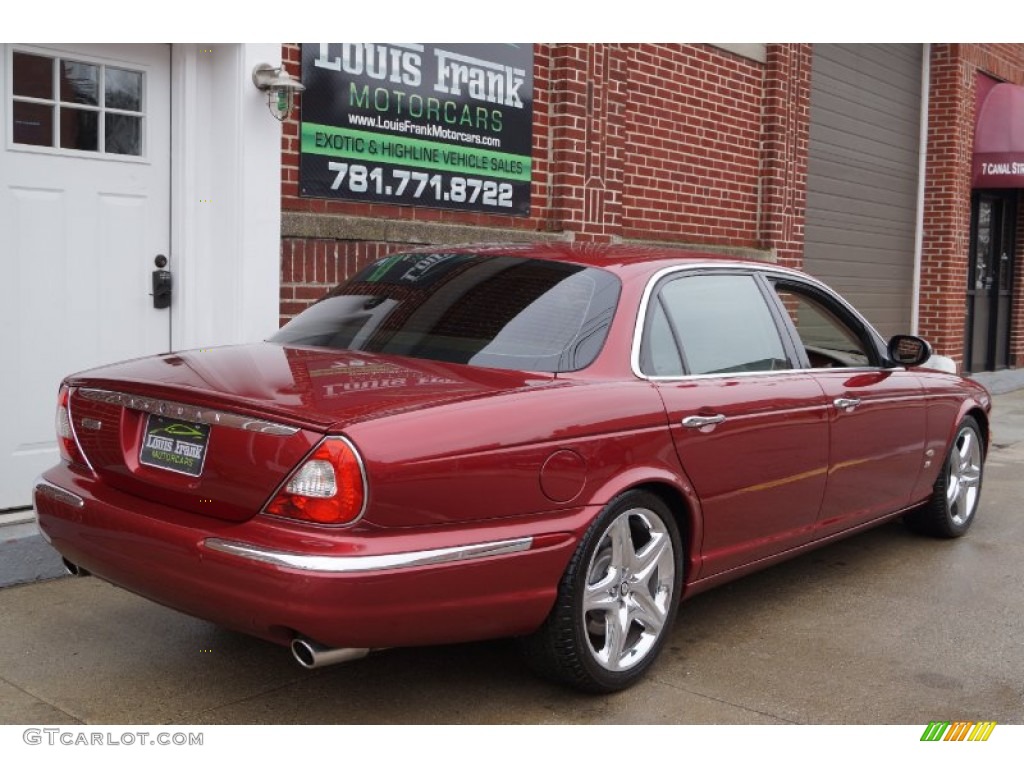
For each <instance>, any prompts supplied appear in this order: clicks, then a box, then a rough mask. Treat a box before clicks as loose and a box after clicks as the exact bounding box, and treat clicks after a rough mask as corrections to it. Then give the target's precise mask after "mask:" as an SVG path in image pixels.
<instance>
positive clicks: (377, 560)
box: [203, 536, 533, 573]
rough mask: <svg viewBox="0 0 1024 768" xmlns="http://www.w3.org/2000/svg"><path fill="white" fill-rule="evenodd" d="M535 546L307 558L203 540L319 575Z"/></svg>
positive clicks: (524, 542)
mask: <svg viewBox="0 0 1024 768" xmlns="http://www.w3.org/2000/svg"><path fill="white" fill-rule="evenodd" d="M532 544H533V537H532V536H524V537H521V538H518V539H505V540H501V541H488V542H482V543H480V544H464V545H461V546H457V547H442V548H439V549H423V550H416V551H413V552H396V553H394V554H388V555H304V554H299V553H296V552H281V551H279V550H274V549H267V548H265V547H258V546H255V545H252V544H245V543H243V542H240V541H229V540H227V539H218V538H209V539H204V540H203V546H204V547H206V548H208V549H212V550H213V551H215V552H222V553H224V554H227V555H233V556H235V557H241V558H245V559H247V560H256V561H258V562H261V563H267V564H269V565H273V566H276V567H278V568H294V569H297V570H301V571H316V572H319V573H370V572H374V571H390V570H396V569H401V568H412V567H415V566H418V565H439V564H444V563H457V562H464V561H467V560H479V559H480V558H484V557H493V556H495V555H508V554H513V553H515V552H525V551H526V550H528V549H529V548H530V547H531V546H532Z"/></svg>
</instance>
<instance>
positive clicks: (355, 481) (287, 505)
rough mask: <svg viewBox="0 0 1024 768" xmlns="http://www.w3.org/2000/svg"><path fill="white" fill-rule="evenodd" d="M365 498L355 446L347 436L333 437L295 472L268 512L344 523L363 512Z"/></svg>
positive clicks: (312, 521) (297, 517)
mask: <svg viewBox="0 0 1024 768" xmlns="http://www.w3.org/2000/svg"><path fill="white" fill-rule="evenodd" d="M365 499H366V488H365V481H364V478H363V468H362V464H361V463H360V460H359V457H358V456H357V455H356V452H355V449H354V448H353V447H352V445H351V444H350V443H349V442H348V440H345V439H344V438H340V437H329V438H327V439H326V440H324V441H323V442H322V443H321V444H320V445H319V447H318V448H317V449H316V451H314V452H313V455H312V456H310V457H309V458H308V459H307V460H306V461H304V462H303V463H302V465H301V466H300V467H299V468H298V469H297V470H296V471H295V472H293V473H292V475H291V477H289V478H288V482H287V483H286V484H285V486H284V488H282V489H281V491H280V493H278V494H277V496H275V497H274V500H273V501H271V502H270V504H269V505H267V509H266V512H267V513H268V514H271V515H280V516H282V517H289V518H291V519H293V520H305V521H308V522H311V523H327V524H331V525H344V524H346V523H351V522H353V521H355V520H356V519H357V518H358V517H359V516H360V515H361V514H362V513H363V504H364V501H365Z"/></svg>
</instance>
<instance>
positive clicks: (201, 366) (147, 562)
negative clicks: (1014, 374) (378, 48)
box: [35, 244, 990, 692]
mask: <svg viewBox="0 0 1024 768" xmlns="http://www.w3.org/2000/svg"><path fill="white" fill-rule="evenodd" d="M989 409H990V398H989V395H988V393H987V392H986V391H985V389H984V388H983V387H981V386H980V385H978V384H976V383H974V382H973V381H971V380H969V379H965V378H963V377H961V376H959V375H957V374H956V373H955V368H954V366H952V364H951V361H949V360H947V359H945V358H937V357H934V356H932V355H931V350H930V348H929V346H928V344H927V343H926V342H924V341H923V340H921V339H919V338H917V337H913V336H896V337H894V338H893V339H891V340H889V341H888V342H886V341H884V340H883V339H882V338H881V337H880V336H879V334H878V333H877V332H876V331H875V330H874V329H872V327H871V326H870V325H869V324H868V323H867V322H866V321H865V320H864V318H863V317H861V315H859V314H858V313H857V311H856V310H855V309H853V308H852V307H851V306H850V305H849V304H848V303H846V302H845V301H844V300H843V299H841V298H840V297H839V296H837V295H836V294H835V293H834V292H833V291H831V290H830V289H829V288H827V287H826V286H824V285H823V284H821V283H820V282H818V281H816V280H814V279H812V278H811V277H808V276H807V275H804V274H802V273H800V272H797V271H793V270H789V269H783V268H780V267H778V266H774V265H772V264H768V263H762V262H756V261H743V260H736V259H726V258H722V257H718V256H713V255H707V254H699V253H681V252H678V251H671V250H651V249H639V248H631V247H597V246H570V245H564V244H563V245H550V246H508V247H497V246H484V247H477V248H472V247H460V248H451V249H438V250H434V251H417V252H414V253H405V254H399V255H394V256H390V257H388V258H385V259H383V260H381V261H378V262H376V263H374V264H371V265H370V266H368V267H366V268H365V269H364V270H362V271H361V272H360V273H359V274H357V275H356V276H355V277H354V278H353V279H351V280H350V281H348V282H347V283H345V284H343V285H341V286H339V287H337V288H336V289H334V290H333V291H331V292H330V293H329V294H327V296H325V297H324V298H323V299H322V300H321V301H319V302H318V303H316V304H314V305H313V306H312V307H310V308H309V309H308V310H306V311H305V312H304V313H302V314H301V315H299V316H298V317H296V318H295V319H294V320H292V321H291V322H290V323H288V324H287V325H285V326H284V327H283V328H282V329H281V330H280V332H278V333H277V334H276V335H275V336H274V337H272V338H271V339H269V340H268V341H266V342H264V343H260V344H252V345H245V346H233V347H222V348H215V349H197V350H193V351H190V352H177V353H172V354H166V355H160V356H158V357H153V358H147V359H141V360H133V361H130V362H125V363H120V364H116V365H110V366H107V367H103V368H98V369H95V370H91V371H87V372H84V373H79V374H75V375H73V376H69V377H68V378H67V379H66V380H65V381H64V383H63V386H62V387H61V389H60V393H59V399H58V405H57V432H58V436H59V442H60V446H61V454H62V461H61V463H60V464H59V465H58V466H56V467H53V468H52V469H50V470H49V471H47V472H46V473H44V475H43V476H42V477H41V478H39V480H38V481H37V483H36V486H35V505H36V509H37V510H38V514H39V522H40V527H41V529H42V531H43V532H44V535H45V536H46V537H47V538H48V539H49V540H50V541H51V542H52V544H53V546H54V547H56V548H57V550H59V552H60V553H61V554H62V556H63V557H64V558H65V562H66V564H67V566H68V568H69V570H71V571H72V572H75V573H92V574H95V575H96V576H98V577H100V578H102V579H105V580H107V581H109V582H111V583H113V584H116V585H119V586H121V587H124V588H125V589H128V590H131V591H133V592H136V593H138V594H140V595H143V596H145V597H147V598H150V599H152V600H155V601H157V602H159V603H163V604H165V605H168V606H171V607H173V608H176V609H178V610H181V611H184V612H186V613H189V614H192V615H194V616H198V617H201V618H203V619H206V620H209V621H212V622H216V623H217V624H221V625H223V626H226V627H230V628H232V629H235V630H238V631H241V632H246V633H249V634H252V635H257V636H259V637H263V638H266V639H268V640H271V641H273V642H277V643H280V644H283V645H290V646H291V648H292V652H293V653H294V655H295V657H296V659H298V661H299V662H300V663H302V664H304V665H305V666H308V667H316V666H319V665H322V664H328V663H333V662H336V661H342V660H346V659H353V658H358V657H360V656H362V655H365V654H366V653H368V652H369V651H370V650H373V649H380V648H388V647H394V646H411V645H423V644H433V643H453V642H461V641H471V640H480V639H485V638H495V637H503V636H518V637H521V638H522V639H523V643H522V644H523V647H524V650H525V654H526V658H527V659H528V661H529V662H530V663H531V664H532V665H533V666H534V667H535V668H537V669H538V670H539V671H540V672H542V673H543V674H545V675H547V676H549V677H551V678H553V679H556V680H559V681H562V682H564V683H567V684H569V685H572V686H575V687H577V688H580V689H583V690H588V691H595V692H602V691H613V690H617V689H621V688H624V687H626V686H628V685H630V684H632V683H634V682H635V681H636V680H637V679H638V678H639V677H640V676H641V675H642V674H643V673H644V672H645V670H647V669H648V668H649V667H650V665H651V664H652V663H653V662H654V661H655V658H656V657H657V655H658V653H659V651H660V650H661V648H662V646H663V645H664V644H665V642H666V638H667V637H668V635H669V633H670V630H671V627H672V624H673V620H674V618H675V615H676V611H677V607H678V605H679V603H680V601H681V600H682V599H685V598H686V597H689V596H691V595H694V594H697V593H698V592H701V591H703V590H706V589H708V588H709V587H712V586H715V585H716V584H721V583H723V582H725V581H728V580H730V579H735V578H737V577H738V576H742V575H744V574H746V573H749V572H751V571H753V570H756V569H759V568H763V567H765V566H768V565H771V564H772V563H775V562H778V561H780V560H782V559H785V558H789V557H793V556H794V555H798V554H800V553H803V552H806V551H808V550H809V549H811V548H812V547H817V546H821V545H823V544H826V543H828V542H831V541H835V540H837V539H838V538H840V537H843V536H848V535H850V534H853V533H856V532H858V531H862V530H864V529H865V528H868V527H870V526H874V525H878V524H880V523H883V522H885V521H886V520H890V519H892V518H894V517H899V516H901V517H903V519H904V520H905V521H906V523H907V524H908V525H909V526H910V527H911V528H913V529H915V530H918V531H921V532H923V533H927V534H931V535H935V536H941V537H956V536H960V535H962V534H963V533H965V532H966V531H967V529H968V528H969V527H970V525H971V523H972V521H973V520H974V516H975V514H976V512H977V509H978V502H979V495H980V492H981V481H982V468H983V462H984V458H985V455H986V451H987V448H988V440H989Z"/></svg>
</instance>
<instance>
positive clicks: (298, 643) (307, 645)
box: [291, 637, 370, 669]
mask: <svg viewBox="0 0 1024 768" xmlns="http://www.w3.org/2000/svg"><path fill="white" fill-rule="evenodd" d="M291 649H292V656H294V657H295V660H296V661H297V662H299V664H301V665H302V666H303V667H305V668H306V669H317V668H318V667H326V666H328V665H330V664H340V663H342V662H344V661H355V660H356V659H361V658H363V657H364V656H366V654H368V653H369V652H370V649H369V648H329V647H327V646H326V645H320V643H317V642H314V641H313V640H309V639H307V638H305V637H297V638H295V639H294V640H292V644H291Z"/></svg>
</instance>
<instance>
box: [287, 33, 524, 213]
mask: <svg viewBox="0 0 1024 768" xmlns="http://www.w3.org/2000/svg"><path fill="white" fill-rule="evenodd" d="M302 84H303V85H304V86H306V90H305V91H304V92H303V94H302V130H301V137H300V149H299V152H300V159H299V190H300V194H302V195H303V196H305V197H328V198H336V199H339V200H358V201H361V202H375V203H397V204H400V205H419V206H427V207H431V208H454V209H458V210H469V211H478V212H486V213H505V214H513V215H517V216H528V215H529V213H530V178H531V170H532V167H531V166H532V164H531V156H530V151H531V147H532V144H533V46H532V45H531V44H529V43H524V44H521V45H508V44H477V43H474V44H456V43H450V44H437V45H432V44H428V43H419V44H415V43H414V44H398V43H303V44H302Z"/></svg>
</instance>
